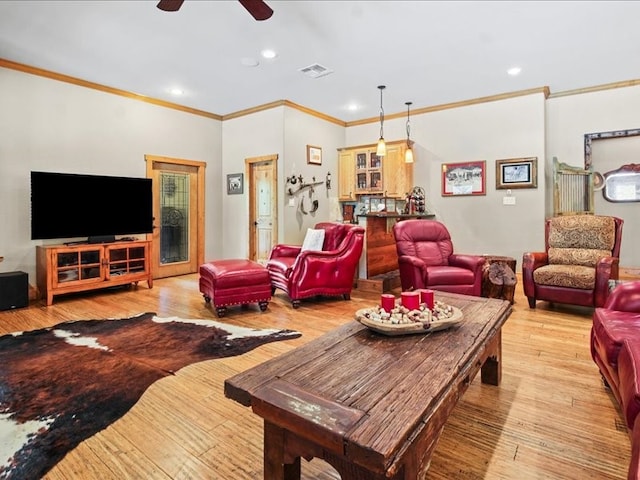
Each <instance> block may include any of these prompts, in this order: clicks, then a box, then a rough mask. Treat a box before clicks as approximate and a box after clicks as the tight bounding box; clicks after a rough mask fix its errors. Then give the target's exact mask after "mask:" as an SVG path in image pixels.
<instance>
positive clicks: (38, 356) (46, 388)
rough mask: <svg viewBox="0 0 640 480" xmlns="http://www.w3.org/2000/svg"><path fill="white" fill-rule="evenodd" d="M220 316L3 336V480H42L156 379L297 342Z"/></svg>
mask: <svg viewBox="0 0 640 480" xmlns="http://www.w3.org/2000/svg"><path fill="white" fill-rule="evenodd" d="M299 336H300V333H298V332H295V331H291V330H255V329H250V328H243V327H237V326H233V325H229V324H225V323H220V322H216V321H213V320H185V319H181V318H177V317H171V318H158V317H156V316H155V314H154V313H144V314H141V315H139V316H136V317H133V318H125V319H108V320H83V321H70V322H64V323H60V324H58V325H55V326H53V327H50V328H45V329H41V330H34V331H31V332H17V333H14V334H10V335H4V336H2V337H0V478H1V479H30V480H31V479H37V478H40V477H42V475H44V474H45V473H46V472H47V471H48V470H49V469H51V467H53V466H54V465H55V464H56V463H57V462H58V461H60V460H61V459H62V458H63V457H64V456H65V454H66V453H67V452H68V451H69V450H71V449H73V448H74V447H75V446H76V445H78V444H79V443H80V442H81V441H83V440H85V439H86V438H88V437H90V436H92V435H94V434H95V433H97V432H99V431H100V430H102V429H104V428H106V427H107V426H108V425H110V424H111V423H113V422H114V421H115V420H117V419H118V418H120V417H122V416H123V415H124V414H125V413H126V412H127V411H128V410H129V409H130V408H131V407H132V406H133V405H134V404H135V403H136V401H137V400H138V399H139V398H140V396H141V395H142V394H143V393H144V391H145V390H146V389H147V388H148V387H149V386H150V385H151V384H152V383H153V382H155V381H156V380H158V379H160V378H162V377H165V376H167V375H173V374H174V372H176V371H178V370H179V369H180V368H182V367H184V366H186V365H189V364H191V363H195V362H200V361H203V360H209V359H214V358H223V357H230V356H234V355H240V354H242V353H245V352H247V351H249V350H251V349H253V348H255V347H258V346H260V345H263V344H265V343H268V342H275V341H278V340H284V339H290V338H296V337H299Z"/></svg>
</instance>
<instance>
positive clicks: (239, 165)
mask: <svg viewBox="0 0 640 480" xmlns="http://www.w3.org/2000/svg"><path fill="white" fill-rule="evenodd" d="M283 119H284V107H276V108H272V109H269V110H264V111H261V112H257V113H255V114H253V115H246V116H243V117H238V118H234V119H231V120H227V121H225V122H223V124H222V173H223V175H222V179H221V184H220V188H222V189H224V192H225V193H224V195H222V201H221V203H220V207H219V208H220V209H221V210H222V216H223V221H222V225H223V228H221V229H220V231H218V232H216V233H215V234H216V235H217V236H219V237H220V238H221V239H222V252H221V253H222V256H221V257H220V258H248V256H249V192H248V189H247V178H246V174H245V186H244V193H243V194H242V195H227V194H226V188H227V187H226V178H227V175H228V174H230V173H245V159H247V158H252V157H261V156H265V155H278V177H279V178H278V181H279V182H281V181H282V180H281V179H282V175H283V173H282V172H283V161H284V160H283V150H284V120H283ZM282 198H283V196H282V192H278V205H279V207H278V209H279V210H281V208H280V205H281V203H282ZM279 221H281V220H280V219H279ZM281 228H282V226H281V225H278V231H280V229H281Z"/></svg>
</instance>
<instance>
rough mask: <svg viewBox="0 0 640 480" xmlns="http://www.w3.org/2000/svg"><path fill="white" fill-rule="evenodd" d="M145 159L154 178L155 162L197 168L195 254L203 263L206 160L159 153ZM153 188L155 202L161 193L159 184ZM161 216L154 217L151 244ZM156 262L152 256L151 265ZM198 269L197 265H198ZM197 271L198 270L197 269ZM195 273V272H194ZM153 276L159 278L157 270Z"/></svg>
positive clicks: (150, 176)
mask: <svg viewBox="0 0 640 480" xmlns="http://www.w3.org/2000/svg"><path fill="white" fill-rule="evenodd" d="M144 160H145V162H146V163H147V167H146V174H147V178H153V170H154V168H153V166H154V163H163V164H169V165H176V166H182V167H193V168H195V169H196V170H197V171H196V176H197V179H198V186H197V203H196V209H197V213H196V225H197V226H196V230H197V233H196V251H195V255H196V264H197V265H202V264H203V263H204V231H205V227H204V218H205V217H204V206H205V178H206V177H205V168H206V166H207V164H206V162H202V161H198V160H187V159H183V158H172V157H163V156H159V155H146V154H145V156H144ZM152 189H153V195H154V203H155V198H156V196H158V195H159V192H158V189H159V186H158V185H155V182H154V185H153V187H152ZM159 220H160V219H159V218H154V222H153V223H154V225H153V230H154V232H153V233H151V234H147V240H150V241H151V244H152V245H153V243H154V237H155V238H157V236H158V235H159V233H157V232H158V226H157V225H156V221H159ZM151 250H152V251H151V255H158V254H159V252H156V251H155V250H156V249H153V248H152V249H151ZM154 263H158V262H156V261H155V260H154V257H152V261H151V265H154ZM196 269H197V266H196ZM196 271H197V270H196ZM192 273H195V272H192ZM152 275H153V278H159V277H157V276H156V275H157V272H155V271H153V272H152Z"/></svg>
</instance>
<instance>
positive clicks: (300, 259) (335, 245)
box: [267, 222, 364, 308]
mask: <svg viewBox="0 0 640 480" xmlns="http://www.w3.org/2000/svg"><path fill="white" fill-rule="evenodd" d="M315 229H323V230H324V232H325V233H324V243H323V247H322V251H319V250H305V251H301V248H302V247H301V246H300V245H295V246H294V245H284V244H278V245H275V246H274V247H273V249H272V250H271V254H270V255H269V260H268V261H267V270H268V271H269V275H270V277H271V293H272V294H273V293H275V290H276V289H277V288H279V289H281V290H284V291H285V292H286V293H287V294H288V295H289V298H290V299H291V303H292V305H293V308H298V307H299V306H300V300H301V299H303V298H307V297H312V296H315V295H329V296H332V295H342V297H343V298H344V299H345V300H349V299H350V298H351V289H352V288H353V283H354V277H355V273H356V269H357V268H358V262H359V261H360V255H361V254H362V247H363V242H364V228H362V227H360V226H358V225H351V224H343V223H333V222H322V223H318V224H317V225H316V226H315Z"/></svg>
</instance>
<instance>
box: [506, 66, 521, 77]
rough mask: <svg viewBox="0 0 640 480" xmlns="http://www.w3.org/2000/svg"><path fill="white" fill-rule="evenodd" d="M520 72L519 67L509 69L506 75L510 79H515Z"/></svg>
mask: <svg viewBox="0 0 640 480" xmlns="http://www.w3.org/2000/svg"><path fill="white" fill-rule="evenodd" d="M521 71H522V69H521V68H520V67H511V68H510V69H509V70H507V73H508V74H509V75H511V76H512V77H515V76H516V75H519V74H520V72H521Z"/></svg>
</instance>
